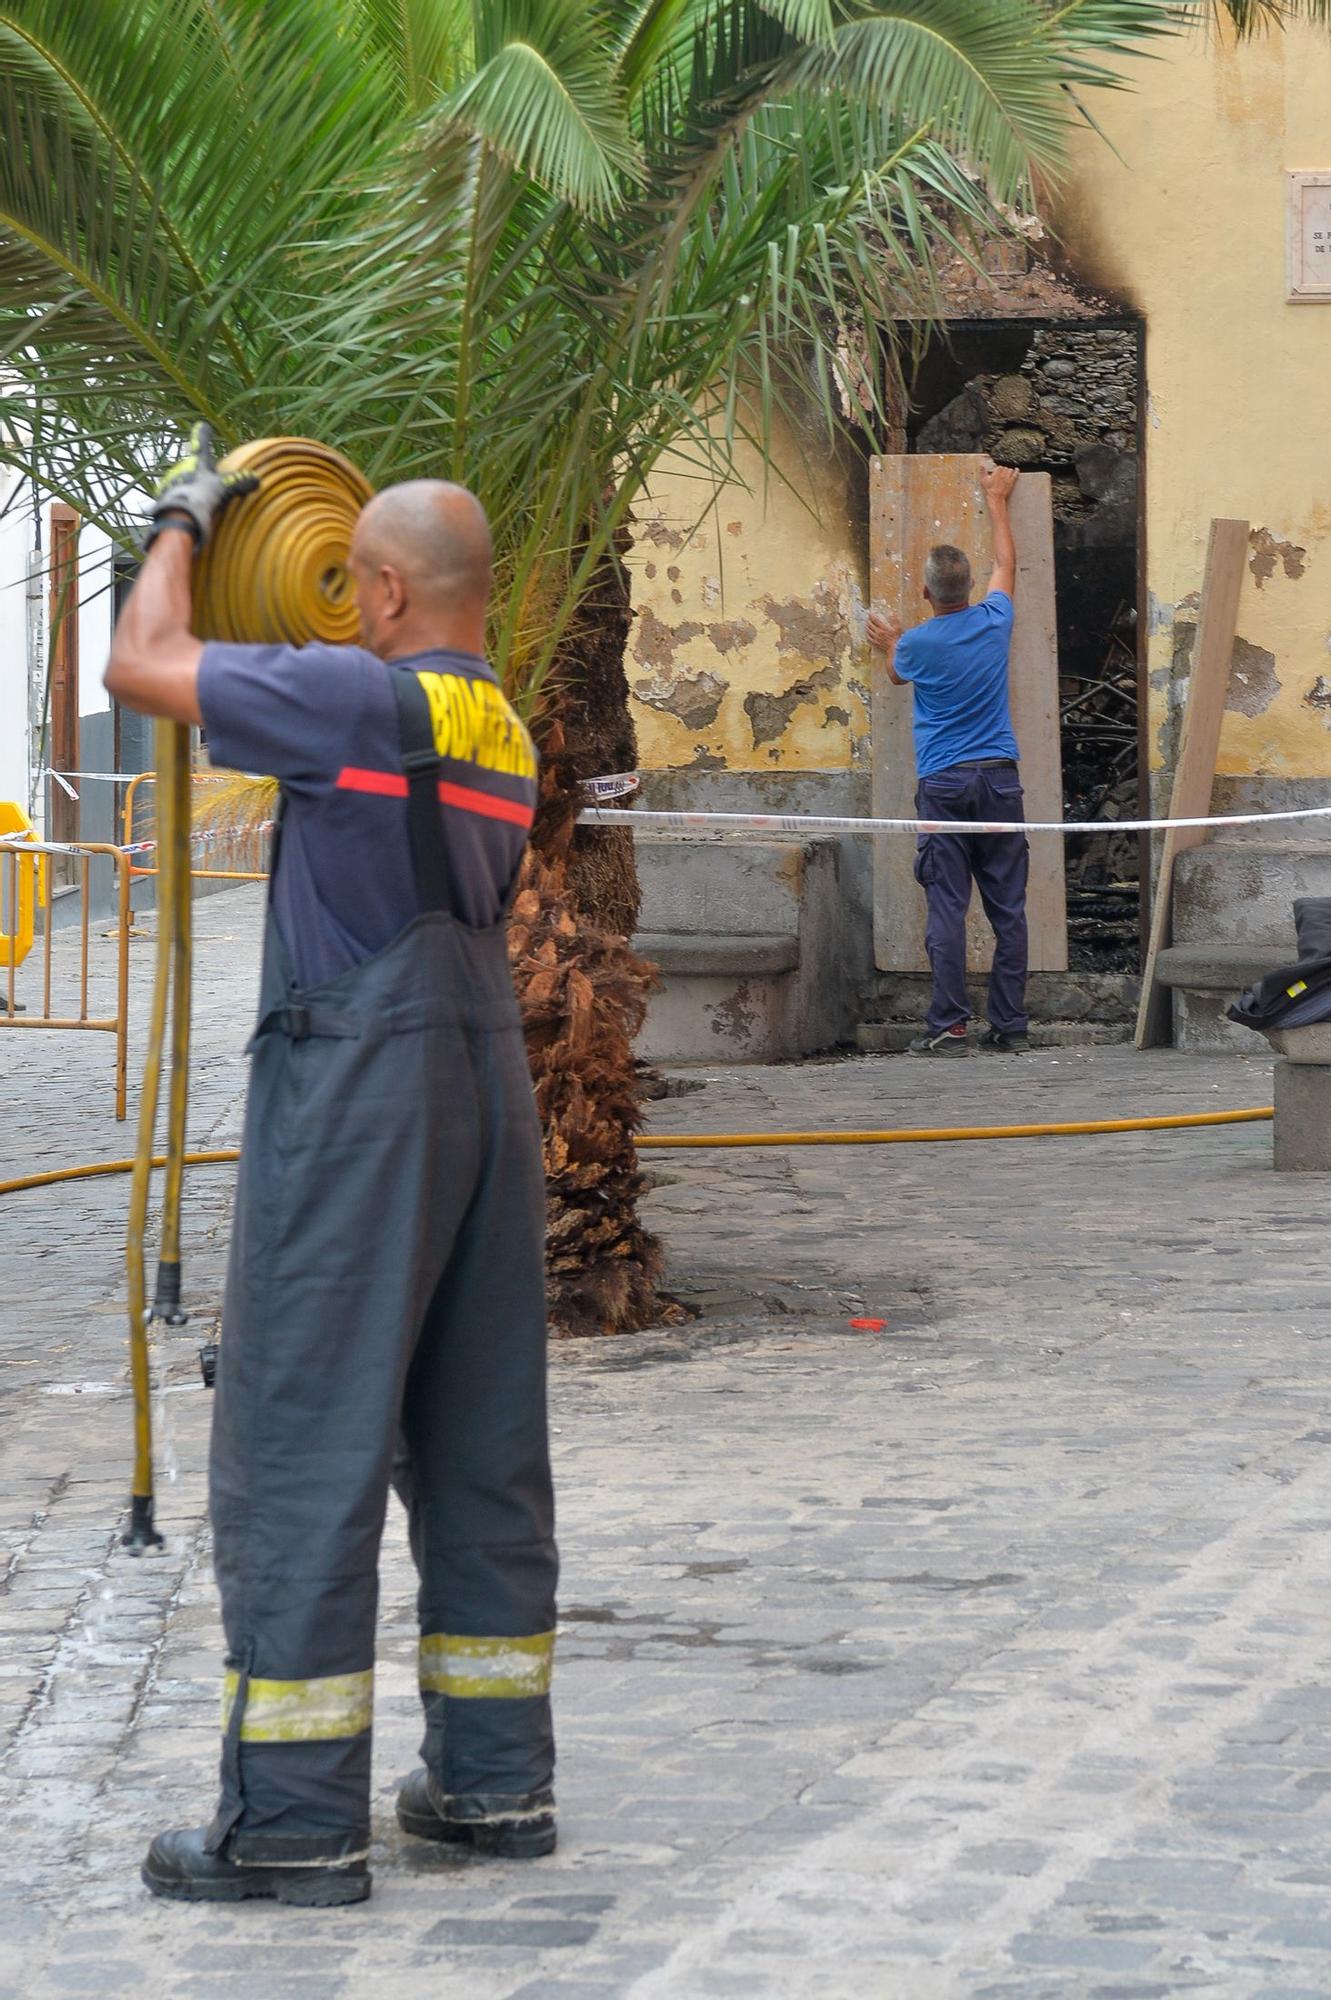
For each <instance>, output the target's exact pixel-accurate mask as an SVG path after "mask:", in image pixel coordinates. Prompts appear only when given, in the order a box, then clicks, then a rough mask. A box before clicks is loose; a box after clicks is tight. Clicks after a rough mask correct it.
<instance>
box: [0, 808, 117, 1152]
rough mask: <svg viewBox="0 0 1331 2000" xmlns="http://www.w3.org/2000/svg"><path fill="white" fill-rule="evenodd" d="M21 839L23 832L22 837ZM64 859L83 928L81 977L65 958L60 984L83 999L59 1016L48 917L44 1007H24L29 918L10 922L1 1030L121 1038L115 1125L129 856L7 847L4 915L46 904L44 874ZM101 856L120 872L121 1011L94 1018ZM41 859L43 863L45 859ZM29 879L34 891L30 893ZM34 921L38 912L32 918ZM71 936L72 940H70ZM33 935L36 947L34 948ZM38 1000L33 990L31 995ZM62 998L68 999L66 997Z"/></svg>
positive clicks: (76, 848) (1, 946) (79, 934)
mask: <svg viewBox="0 0 1331 2000" xmlns="http://www.w3.org/2000/svg"><path fill="white" fill-rule="evenodd" d="M18 830H19V831H21V829H18ZM50 855H61V856H64V857H67V858H68V859H69V861H70V862H71V863H72V864H73V867H74V870H75V877H76V879H75V882H74V885H73V890H72V893H74V894H76V895H77V896H78V898H79V921H78V924H77V927H75V926H74V925H71V926H70V933H72V934H73V936H74V938H75V942H76V944H77V956H76V966H77V971H76V972H73V971H71V970H70V969H69V968H68V967H67V966H66V965H65V964H64V963H63V961H64V959H65V953H64V951H63V950H62V951H61V952H60V954H59V956H60V958H61V960H62V963H61V966H60V980H59V984H60V986H61V987H62V989H64V990H65V991H67V990H68V987H69V986H70V985H73V984H75V983H76V984H77V993H78V999H77V1002H76V1003H75V1002H74V1001H73V998H72V995H71V996H70V1004H69V1005H67V1006H64V1007H63V1008H62V1009H61V1010H60V1011H58V1012H57V1011H56V1009H55V1006H54V1004H53V999H54V988H55V986H56V984H57V979H56V965H55V959H56V952H55V948H54V947H55V927H54V925H53V923H52V921H51V917H52V911H51V910H50V909H49V908H48V909H47V920H46V924H45V926H44V928H43V934H42V951H41V1005H40V1007H39V1008H34V1007H33V1005H32V1004H30V1002H29V1001H27V1000H25V1001H24V1002H23V1003H20V1001H19V999H18V994H17V973H18V968H19V966H20V965H21V964H22V963H23V960H24V958H25V957H26V955H27V953H26V951H25V950H23V949H21V940H22V933H23V924H24V919H23V916H22V914H20V916H19V917H18V919H17V920H16V919H15V918H14V917H13V916H11V917H10V918H9V919H8V920H7V921H8V922H9V926H10V928H9V932H8V934H7V935H6V936H5V938H4V939H3V942H2V943H0V952H2V953H3V957H2V958H0V964H3V967H4V973H5V985H4V995H3V1005H0V1029H3V1028H69V1029H80V1028H81V1029H89V1030H91V1031H93V1032H94V1033H98V1034H108V1035H114V1036H115V1095H116V1117H117V1118H123V1117H124V1115H125V1079H126V1074H127V1069H128V1053H129V917H130V911H129V876H130V864H129V856H128V855H127V854H125V853H124V852H123V851H122V850H121V849H120V848H118V847H111V846H109V845H107V844H106V843H105V842H102V841H74V842H70V843H68V844H66V843H63V842H62V843H59V844H56V843H53V842H48V841H44V840H24V841H23V842H22V843H21V844H19V843H18V842H15V843H14V844H13V845H7V846H4V847H0V873H2V874H3V881H4V888H5V907H6V908H7V909H8V910H10V911H11V912H12V911H19V912H20V913H21V912H22V910H23V908H24V899H25V895H26V896H27V897H29V898H31V897H33V896H34V895H39V896H40V898H41V900H42V902H43V903H45V902H46V900H47V899H46V889H45V871H46V867H47V861H46V857H48V856H50ZM99 855H105V856H106V858H107V859H108V860H109V861H110V862H111V864H112V866H113V868H114V869H115V875H116V928H115V931H114V933H113V934H112V935H113V936H114V940H115V950H116V959H115V973H114V978H115V1007H114V1011H113V1012H112V1013H110V1014H107V1013H106V1012H105V1011H102V1012H101V1013H97V1014H94V1013H93V1012H92V1007H91V994H92V967H91V962H90V961H91V940H92V866H93V862H94V861H95V860H96V859H97V857H98V856H99ZM38 857H41V858H40V859H38ZM25 873H26V875H27V877H28V884H29V886H28V888H27V889H26V891H25V888H24V876H25ZM29 914H31V912H29ZM66 935H69V933H67V934H66ZM31 941H32V940H31V934H30V935H29V944H31ZM28 992H29V993H31V988H30V987H29V988H28ZM62 997H63V994H62Z"/></svg>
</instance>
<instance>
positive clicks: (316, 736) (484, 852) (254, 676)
mask: <svg viewBox="0 0 1331 2000" xmlns="http://www.w3.org/2000/svg"><path fill="white" fill-rule="evenodd" d="M401 667H409V668H410V670H411V671H412V672H413V673H415V674H416V675H417V676H418V678H419V679H420V682H421V685H422V687H423V688H424V689H425V692H426V695H427V697H428V698H429V702H430V713H431V717H432V719H433V722H434V733H435V746H436V748H437V749H438V751H439V754H440V757H441V758H442V759H443V768H442V772H441V780H442V781H441V783H440V787H439V792H440V807H441V812H442V816H443V825H444V833H445V837H446V840H447V844H448V872H449V878H450V884H451V888H452V896H453V908H454V914H455V915H456V916H457V917H459V918H460V919H461V921H462V922H463V923H466V924H471V925H473V926H475V927H478V928H484V927H485V926H487V925H490V924H493V923H495V922H496V921H497V920H498V918H499V916H500V914H501V912H502V910H503V906H504V898H505V896H506V895H507V893H508V890H509V888H510V886H511V884H512V881H513V877H514V875H515V874H516V873H517V869H518V864H519V862H520V861H521V859H522V850H523V848H524V846H525V845H526V840H527V834H528V832H529V830H530V827H531V823H532V818H533V815H534V812H535V808H536V753H535V751H534V750H533V749H532V744H531V738H530V737H529V736H528V734H527V732H526V730H525V729H524V728H523V726H522V724H521V723H520V722H519V720H518V718H517V716H516V715H515V714H514V712H513V710H512V708H511V707H510V706H509V704H508V702H507V701H506V700H505V698H504V695H503V692H502V690H501V689H500V687H499V685H498V683H497V681H496V680H495V677H494V675H493V674H492V673H491V671H490V669H489V667H488V666H487V665H486V663H485V661H484V660H481V659H478V658H476V656H475V655H474V654H471V653H450V652H442V651H440V652H430V653H418V654H415V655H413V657H412V658H411V659H409V660H400V661H398V662H396V665H395V667H394V668H390V667H387V666H386V665H385V664H384V662H383V661H382V660H380V659H377V658H376V657H375V655H374V654H373V653H367V652H364V651H363V650H362V649H361V648H360V647H358V646H317V645H315V646H301V647H299V648H296V647H292V646H232V645H223V644H220V643H215V644H211V645H207V646H205V647H204V649H203V658H202V660H201V661H200V663H199V706H200V709H201V710H202V712H203V721H204V727H205V728H206V730H207V732H208V752H209V755H210V757H211V758H212V761H213V763H214V764H221V765H227V766H229V767H230V768H231V769H232V770H237V771H253V772H258V773H261V774H263V775H265V776H267V777H271V778H279V779H280V780H281V782H282V789H283V791H284V793H285V795H286V811H285V814H284V816H283V820H282V846H281V854H280V857H279V861H278V867H277V873H276V875H275V877H274V881H273V913H274V916H275V917H276V920H277V926H278V929H279V931H280V932H281V935H282V941H283V943H284V944H285V945H286V948H287V950H288V952H289V953H290V955H291V959H292V963H293V966H294V969H295V974H296V979H297V982H298V984H299V985H301V986H319V985H322V984H323V982H324V981H325V980H327V979H333V978H335V977H336V976H337V974H338V973H340V972H345V971H346V970H347V968H348V967H349V966H353V965H359V964H360V963H361V962H362V961H363V960H365V959H367V958H371V957H373V955H374V953H375V952H378V951H382V950H383V948H384V946H385V945H388V944H391V943H392V941H393V939H394V938H395V937H397V935H398V934H399V932H401V931H402V930H404V929H405V928H406V926H407V925H408V924H409V923H410V922H411V920H412V918H413V917H414V916H416V915H417V914H418V911H419V904H418V901H417V896H416V884H415V878H414V876H413V873H412V863H411V846H410V839H409V835H408V832H407V804H406V800H407V781H406V778H405V776H404V774H403V770H402V751H401V744H400V741H399V737H398V724H397V704H396V702H395V701H394V699H393V692H392V688H391V686H390V682H389V675H390V673H392V672H393V671H396V670H397V669H398V668H401Z"/></svg>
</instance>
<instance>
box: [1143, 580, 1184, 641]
mask: <svg viewBox="0 0 1331 2000" xmlns="http://www.w3.org/2000/svg"><path fill="white" fill-rule="evenodd" d="M1177 616H1178V606H1177V605H1176V604H1166V603H1165V602H1164V600H1163V598H1159V597H1157V596H1156V594H1155V592H1154V591H1153V590H1148V591H1147V593H1146V630H1147V632H1148V633H1150V634H1151V635H1152V637H1154V636H1155V634H1156V633H1159V632H1169V631H1172V629H1173V625H1174V620H1175V618H1177Z"/></svg>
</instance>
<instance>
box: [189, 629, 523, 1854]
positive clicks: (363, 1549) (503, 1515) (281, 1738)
mask: <svg viewBox="0 0 1331 2000" xmlns="http://www.w3.org/2000/svg"><path fill="white" fill-rule="evenodd" d="M385 671H387V672H390V673H391V674H392V676H393V683H394V690H395V693H396V694H397V695H398V701H399V710H400V715H401V718H402V724H403V747H404V766H405V768H406V769H407V771H408V774H409V777H410V780H411V799H410V802H409V805H408V813H409V817H410V824H411V834H412V847H413V857H414V859H415V863H416V877H417V884H418V888H419V889H420V891H421V901H422V908H423V914H421V915H420V916H418V917H417V918H416V919H415V920H414V921H413V922H412V923H411V924H409V925H408V927H407V929H406V930H405V931H403V932H402V933H401V935H400V936H399V937H397V938H396V939H395V940H394V942H393V943H392V944H390V945H389V946H387V948H386V949H385V950H383V951H381V952H380V953H378V954H377V955H376V956H375V957H374V958H371V959H369V960H368V961H367V962H365V963H364V964H361V965H358V966H355V967H353V968H352V969H351V970H350V971H347V972H344V973H342V974H341V975H340V976H339V977H338V978H336V979H332V980H329V981H328V982H327V983H326V984H324V985H322V986H318V987H313V988H308V989H304V990H301V989H298V988H297V987H296V985H295V982H294V980H293V979H292V977H291V974H290V969H289V965H288V961H287V955H286V951H285V949H284V947H283V944H282V941H281V939H280V937H279V936H278V934H277V930H276V926H275V924H274V922H273V919H272V916H271V913H270V915H269V919H268V932H267V938H266V943H265V950H264V967H263V981H262V995H261V1001H260V1009H259V1026H258V1030H257V1032H256V1034H255V1037H254V1040H253V1042H252V1043H251V1053H252V1058H253V1067H252V1073H251V1078H250V1088H249V1096H248V1100H247V1104H246V1111H245V1133H244V1145H243V1149H242V1157H241V1167H240V1174H239V1180H238V1185H237V1191H236V1213H235V1233H234V1236H233V1238H232V1243H231V1255H230V1265H229V1270H228V1275H227V1289H226V1303H225V1310H224V1315H223V1335H222V1342H221V1349H220V1355H219V1363H218V1372H217V1402H216V1409H215V1412H214V1422H213V1440H212V1457H211V1490H210V1500H211V1511H212V1524H213V1536H214V1561H215V1567H216V1573H217V1582H218V1586H219V1589H220V1591H221V1597H222V1616H223V1622H224V1626H225V1631H226V1642H227V1674H226V1681H225V1688H224V1696H223V1747H222V1784H221V1800H220V1804H219V1807H218V1812H217V1817H216V1819H215V1820H214V1822H213V1825H212V1827H211V1829H210V1832H209V1836H208V1843H209V1846H210V1847H211V1848H213V1849H219V1848H222V1847H225V1851H226V1852H227V1853H229V1854H231V1855H233V1856H234V1857H235V1858H236V1859H237V1860H240V1861H254V1862H259V1861H263V1862H273V1863H281V1862H284V1861H286V1862H290V1863H292V1864H296V1863H300V1862H308V1861H329V1860H349V1859H351V1858H353V1857H355V1856H359V1855H362V1854H364V1853H365V1851H366V1849H367V1848H368V1845H369V1818H370V1812H369V1800H370V1728H371V1717H372V1708H373V1688H374V1636H375V1614H376V1608H377V1599H378V1553H379V1540H380V1535H381V1532H382V1529H383V1523H384V1514H385V1509H386V1504H387V1495H388V1487H389V1483H390V1478H391V1480H392V1483H393V1484H394V1485H395V1486H396V1487H397V1490H398V1492H399V1494H400V1495H401V1497H402V1499H403V1502H404V1504H405V1505H406V1508H407V1511H408V1515H409V1521H410V1531H411V1546H412V1552H413V1554H414V1556H415V1559H416V1565H417V1568H418V1570H419V1572H420V1595H419V1610H420V1634H421V1637H420V1687H421V1696H422V1701H423V1703H424V1707H425V1718H426V1726H425V1742H424V1746H423V1749H424V1756H425V1761H426V1764H427V1766H428V1768H429V1771H430V1774H431V1776H432V1778H433V1779H434V1781H435V1786H436V1787H437V1789H438V1792H439V1793H441V1794H443V1796H444V1799H445V1801H446V1802H447V1809H448V1812H449V1814H450V1815H451V1816H452V1817H455V1818H458V1819H488V1818H503V1817H506V1816H509V1815H512V1814H522V1813H526V1812H530V1811H532V1810H533V1809H534V1807H536V1806H538V1805H540V1804H544V1803H548V1801H549V1786H550V1782H551V1776H552V1771H553V1764H554V1741H553V1736H552V1731H551V1722H550V1696H549V1687H550V1665H551V1655H552V1651H553V1644H554V1624H555V1581H556V1573H557V1558H556V1554H555V1545H554V1539H553V1536H554V1508H553V1500H552V1495H551V1487H550V1468H549V1454H548V1443H547V1431H546V1401H545V1398H546V1384H545V1367H546V1355H545V1341H546V1327H545V1281H544V1264H543V1243H544V1231H545V1188H544V1179H543V1175H542V1166H541V1147H540V1133H539V1129H538V1125H537V1118H536V1110H535V1104H534V1101H533V1097H532V1087H531V1077H530V1072H529V1070H528V1066H527V1058H526V1051H525V1048H524V1045H523V1039H522V1031H521V1026H520V1023H519V1019H518V1009H517V1003H516V1000H515V998H514V994H513V985H512V979H511V977H510V973H509V966H508V957H507V950H506V944H505V925H504V922H503V920H502V918H501V920H500V921H499V922H498V923H496V924H495V925H493V926H492V927H491V928H490V929H488V930H474V929H470V928H468V927H467V926H466V925H464V924H462V923H460V922H458V921H457V920H456V919H455V918H454V917H453V916H452V914H451V913H450V912H449V910H448V909H447V907H446V906H444V905H445V904H446V896H447V858H446V850H445V836H444V830H443V825H442V819H441V814H440V810H439V804H438V790H437V776H438V763H437V760H436V759H435V758H434V751H433V739H432V737H431V736H430V733H429V720H428V710H427V708H426V705H425V701H424V696H423V694H422V693H421V690H420V684H419V682H418V681H417V680H416V677H415V675H414V674H411V673H409V672H407V671H406V670H403V669H396V668H386V669H385ZM403 683H409V684H410V686H409V688H408V689H407V690H406V691H405V692H404V691H403V689H402V684H403ZM411 689H414V690H415V694H414V695H413V694H412V693H411ZM416 696H419V697H420V699H419V703H418V702H417V700H416ZM431 829H433V832H432V833H431ZM430 839H433V841H434V851H433V852H426V851H425V843H426V842H427V841H429V840H430ZM273 866H274V871H275V870H276V866H277V854H276V851H275V852H274V857H273Z"/></svg>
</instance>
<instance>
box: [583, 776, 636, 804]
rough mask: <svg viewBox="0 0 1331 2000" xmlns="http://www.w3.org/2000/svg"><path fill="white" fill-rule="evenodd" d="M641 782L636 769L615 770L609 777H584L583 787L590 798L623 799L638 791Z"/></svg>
mask: <svg viewBox="0 0 1331 2000" xmlns="http://www.w3.org/2000/svg"><path fill="white" fill-rule="evenodd" d="M641 782H642V780H641V779H640V778H639V776H638V773H637V772H636V771H614V772H612V773H611V775H610V776H609V777H607V778H584V779H583V781H582V786H581V789H582V792H583V795H584V797H586V798H589V799H622V798H626V797H627V796H628V794H629V793H630V792H636V791H637V789H638V786H639V785H640V784H641Z"/></svg>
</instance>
